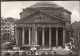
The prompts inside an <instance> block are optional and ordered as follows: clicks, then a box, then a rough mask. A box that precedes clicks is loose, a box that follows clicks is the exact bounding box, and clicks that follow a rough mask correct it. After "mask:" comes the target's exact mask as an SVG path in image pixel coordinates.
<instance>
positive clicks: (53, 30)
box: [51, 27, 56, 47]
mask: <svg viewBox="0 0 80 56" xmlns="http://www.w3.org/2000/svg"><path fill="white" fill-rule="evenodd" d="M51 46H52V47H54V46H56V28H54V27H52V28H51Z"/></svg>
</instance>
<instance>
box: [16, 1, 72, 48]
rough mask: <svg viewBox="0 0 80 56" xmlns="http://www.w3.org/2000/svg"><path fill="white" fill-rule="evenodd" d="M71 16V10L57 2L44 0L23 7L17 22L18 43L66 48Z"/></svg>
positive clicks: (20, 44) (21, 44)
mask: <svg viewBox="0 0 80 56" xmlns="http://www.w3.org/2000/svg"><path fill="white" fill-rule="evenodd" d="M37 5H38V6H37ZM70 16H71V12H69V11H68V10H66V9H64V8H63V7H61V6H58V5H57V4H55V3H53V4H52V3H48V2H42V3H37V4H35V5H33V6H31V7H29V8H26V9H23V11H22V12H21V13H20V17H21V19H20V20H18V21H17V22H16V44H17V45H19V46H23V47H24V46H26V47H27V46H30V47H31V46H32V45H34V46H39V48H52V47H56V48H58V47H59V46H61V47H62V48H65V43H66V42H67V41H66V39H68V37H69V34H68V33H69V31H68V30H69V27H70V22H71V20H70ZM66 34H67V35H66Z"/></svg>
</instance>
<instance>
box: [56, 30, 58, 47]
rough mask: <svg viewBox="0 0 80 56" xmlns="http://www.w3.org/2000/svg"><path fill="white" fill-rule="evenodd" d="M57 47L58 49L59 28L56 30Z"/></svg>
mask: <svg viewBox="0 0 80 56" xmlns="http://www.w3.org/2000/svg"><path fill="white" fill-rule="evenodd" d="M56 47H58V28H56Z"/></svg>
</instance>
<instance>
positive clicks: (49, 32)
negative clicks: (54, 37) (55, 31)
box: [49, 27, 51, 47]
mask: <svg viewBox="0 0 80 56" xmlns="http://www.w3.org/2000/svg"><path fill="white" fill-rule="evenodd" d="M49 47H51V27H49Z"/></svg>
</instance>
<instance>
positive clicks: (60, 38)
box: [58, 27, 63, 46]
mask: <svg viewBox="0 0 80 56" xmlns="http://www.w3.org/2000/svg"><path fill="white" fill-rule="evenodd" d="M62 44H63V28H61V27H60V28H58V46H62Z"/></svg>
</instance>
